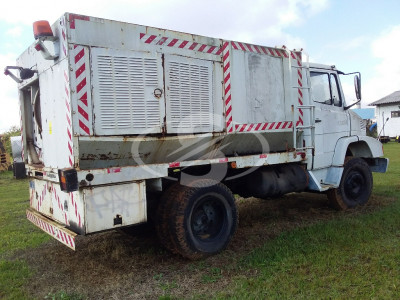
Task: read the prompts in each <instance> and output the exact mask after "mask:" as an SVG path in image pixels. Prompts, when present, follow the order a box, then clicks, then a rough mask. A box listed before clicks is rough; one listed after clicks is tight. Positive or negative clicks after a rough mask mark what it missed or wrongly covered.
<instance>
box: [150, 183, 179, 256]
mask: <svg viewBox="0 0 400 300" xmlns="http://www.w3.org/2000/svg"><path fill="white" fill-rule="evenodd" d="M182 188H183V187H182V186H181V185H180V184H178V183H176V184H174V185H172V186H170V187H169V188H168V189H167V190H166V191H165V192H164V193H163V195H162V197H161V199H160V202H159V204H158V207H157V211H156V217H155V227H156V231H157V235H158V239H159V240H160V242H161V244H163V245H164V247H165V248H167V249H168V250H169V251H171V252H173V253H176V254H178V252H177V250H176V246H175V244H174V242H173V240H172V236H171V226H170V222H169V219H170V215H171V211H172V210H171V207H172V204H173V203H174V201H175V199H176V195H177V194H178V193H179V191H180V190H181V189H182Z"/></svg>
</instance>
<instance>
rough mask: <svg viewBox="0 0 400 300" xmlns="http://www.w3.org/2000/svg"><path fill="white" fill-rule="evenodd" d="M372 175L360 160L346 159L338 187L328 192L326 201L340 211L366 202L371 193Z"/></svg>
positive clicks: (365, 164) (366, 165)
mask: <svg viewBox="0 0 400 300" xmlns="http://www.w3.org/2000/svg"><path fill="white" fill-rule="evenodd" d="M372 183H373V179H372V173H371V170H370V169H369V166H368V164H367V163H366V162H365V161H364V160H363V159H362V158H351V159H346V161H345V164H344V170H343V175H342V179H341V181H340V185H339V187H338V188H336V189H332V190H329V191H328V199H329V200H330V201H331V203H332V204H333V205H334V206H335V207H336V208H337V209H340V210H345V209H348V208H354V207H356V206H358V205H364V204H366V203H367V202H368V199H369V197H370V196H371V192H372Z"/></svg>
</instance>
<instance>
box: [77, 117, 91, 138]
mask: <svg viewBox="0 0 400 300" xmlns="http://www.w3.org/2000/svg"><path fill="white" fill-rule="evenodd" d="M79 127H80V128H81V129H82V130H83V131H84V132H85V133H86V134H87V135H90V130H89V127H87V126H86V125H85V124H84V123H83V122H82V121H81V120H79Z"/></svg>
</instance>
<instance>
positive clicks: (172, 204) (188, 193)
mask: <svg viewBox="0 0 400 300" xmlns="http://www.w3.org/2000/svg"><path fill="white" fill-rule="evenodd" d="M167 194H168V195H167V197H166V198H167V199H165V200H166V201H165V202H164V205H160V207H159V208H160V209H159V211H160V213H159V216H160V217H161V218H160V221H161V222H162V224H160V226H159V228H160V230H159V236H161V235H162V236H163V237H162V238H161V241H162V242H163V244H164V245H165V246H166V248H168V249H170V250H171V251H173V252H175V253H179V254H180V255H182V256H184V257H187V258H189V259H200V258H203V257H206V256H209V255H213V254H216V253H218V252H220V251H222V250H223V249H225V248H226V246H227V245H228V243H229V242H230V240H231V239H232V237H233V235H234V234H235V232H236V228H237V225H238V211H237V208H236V204H235V198H234V196H233V194H232V192H231V191H230V190H229V189H228V188H227V187H226V186H225V185H223V184H221V183H217V182H215V181H212V180H197V181H193V182H192V183H191V184H190V185H189V186H179V187H178V186H177V185H174V186H173V187H171V189H170V190H169V191H168V192H167ZM166 221H167V224H165V222H166Z"/></svg>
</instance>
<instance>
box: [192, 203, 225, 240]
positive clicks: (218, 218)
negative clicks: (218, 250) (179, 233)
mask: <svg viewBox="0 0 400 300" xmlns="http://www.w3.org/2000/svg"><path fill="white" fill-rule="evenodd" d="M225 223H226V214H225V210H224V206H223V205H222V204H221V202H220V201H219V199H218V198H215V197H211V196H208V197H205V198H203V199H202V200H200V201H199V203H198V204H197V205H196V206H195V208H194V209H193V212H192V216H191V221H190V225H191V229H192V233H193V235H194V237H195V238H196V239H197V240H200V241H203V242H204V241H211V240H213V239H215V238H216V237H218V236H219V234H220V233H221V232H222V231H223V229H224V226H225Z"/></svg>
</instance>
